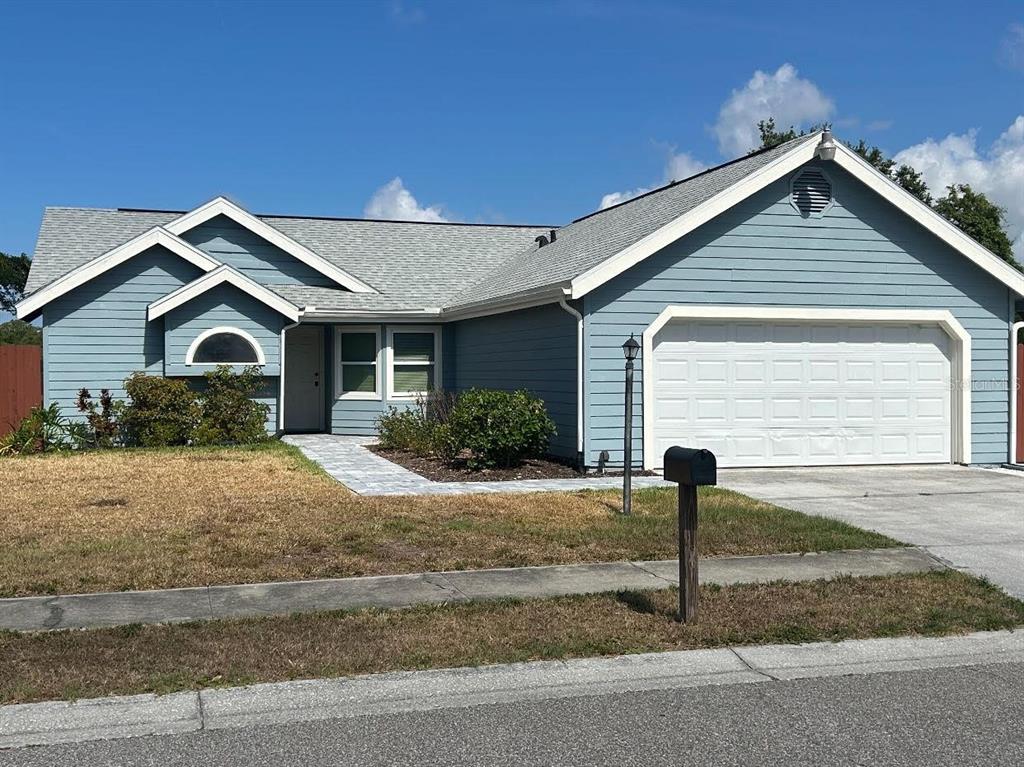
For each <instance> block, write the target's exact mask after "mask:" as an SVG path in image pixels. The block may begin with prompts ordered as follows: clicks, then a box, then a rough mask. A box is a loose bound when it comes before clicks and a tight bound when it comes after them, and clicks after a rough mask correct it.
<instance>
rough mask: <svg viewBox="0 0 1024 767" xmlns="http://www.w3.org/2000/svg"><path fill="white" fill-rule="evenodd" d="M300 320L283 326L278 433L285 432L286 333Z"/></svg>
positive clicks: (279, 377)
mask: <svg viewBox="0 0 1024 767" xmlns="http://www.w3.org/2000/svg"><path fill="white" fill-rule="evenodd" d="M300 323H301V320H300V321H299V322H293V323H292V324H291V325H285V326H284V327H283V328H281V354H280V356H279V359H278V364H279V365H280V368H281V369H280V370H279V371H278V375H277V379H278V388H279V389H280V391H279V392H278V395H277V433H278V434H284V335H285V333H286V332H288V331H289V330H291V329H292V328H294V327H295V326H296V325H298V324H300Z"/></svg>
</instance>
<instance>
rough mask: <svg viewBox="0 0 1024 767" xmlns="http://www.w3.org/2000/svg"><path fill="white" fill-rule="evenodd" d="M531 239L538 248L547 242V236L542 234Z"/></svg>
mask: <svg viewBox="0 0 1024 767" xmlns="http://www.w3.org/2000/svg"><path fill="white" fill-rule="evenodd" d="M533 241H534V242H536V243H537V247H538V248H543V247H544V246H545V245H547V244H548V238H547V237H545V236H544V235H543V234H538V235H537V236H536V237H534V238H533Z"/></svg>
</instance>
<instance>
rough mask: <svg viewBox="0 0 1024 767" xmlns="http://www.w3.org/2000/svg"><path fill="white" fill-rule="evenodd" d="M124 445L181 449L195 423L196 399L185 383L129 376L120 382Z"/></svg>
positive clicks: (197, 421) (196, 418)
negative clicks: (124, 401) (125, 398)
mask: <svg viewBox="0 0 1024 767" xmlns="http://www.w3.org/2000/svg"><path fill="white" fill-rule="evenodd" d="M124 388H125V392H127V394H128V397H129V402H128V404H127V405H125V406H124V409H123V411H122V412H121V428H122V431H123V435H124V441H125V442H126V443H127V444H129V445H140V446H142V447H163V446H167V445H185V444H188V442H189V440H190V438H191V437H192V431H193V430H194V429H195V427H196V424H198V423H199V417H200V408H199V398H198V396H197V395H196V393H195V392H194V391H193V390H192V389H191V388H190V387H189V385H188V383H186V382H185V381H182V380H179V379H175V378H163V377H160V376H148V375H146V374H144V373H133V374H132V375H131V376H129V377H128V378H127V379H125V382H124Z"/></svg>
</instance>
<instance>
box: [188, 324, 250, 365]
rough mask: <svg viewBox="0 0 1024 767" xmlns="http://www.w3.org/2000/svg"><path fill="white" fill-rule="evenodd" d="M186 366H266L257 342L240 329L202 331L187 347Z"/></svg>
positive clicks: (225, 328)
mask: <svg viewBox="0 0 1024 767" xmlns="http://www.w3.org/2000/svg"><path fill="white" fill-rule="evenodd" d="M185 364H186V365H266V364H267V358H266V357H265V356H264V354H263V348H262V347H261V346H260V343H259V341H257V340H256V339H255V338H253V337H252V336H251V335H250V334H249V333H246V332H245V331H244V330H242V329H241V328H232V327H219V328H210V329H209V330H204V331H203V332H202V333H200V334H199V335H198V336H196V338H195V340H194V341H193V342H192V343H191V345H190V346H189V347H188V352H186V354H185Z"/></svg>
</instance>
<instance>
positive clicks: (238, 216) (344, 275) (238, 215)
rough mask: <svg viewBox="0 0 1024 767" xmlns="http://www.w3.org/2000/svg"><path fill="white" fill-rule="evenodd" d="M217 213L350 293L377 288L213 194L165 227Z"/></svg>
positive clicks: (177, 227) (178, 228) (188, 224)
mask: <svg viewBox="0 0 1024 767" xmlns="http://www.w3.org/2000/svg"><path fill="white" fill-rule="evenodd" d="M216 216H227V217H228V218H230V219H231V220H232V221H234V222H235V223H236V224H238V225H239V226H243V227H245V228H246V229H248V230H249V231H250V232H252V233H253V234H255V235H257V236H259V237H262V238H263V239H264V240H266V241H267V242H269V243H270V244H271V245H275V246H276V247H278V248H280V249H281V250H283V251H284V252H285V253H288V254H289V255H290V256H293V257H294V258H297V259H298V260H299V261H301V262H302V263H304V264H306V265H307V266H310V267H312V268H313V269H316V270H317V271H318V272H320V273H321V274H323V275H325V276H327V277H330V278H331V279H332V280H334V281H335V282H337V283H338V284H339V285H342V286H343V287H345V288H348V289H349V290H351V291H352V292H353V293H376V292H377V291H376V290H374V289H373V288H371V287H370V286H369V285H367V284H366V283H365V282H363V281H362V280H360V279H358V278H357V277H354V276H352V275H351V274H349V273H348V272H346V271H345V270H343V269H339V268H338V267H337V266H335V265H334V264H332V263H331V262H330V261H328V260H327V259H325V258H323V257H322V256H319V255H317V254H316V253H314V252H313V251H312V250H310V249H309V248H307V247H306V246H305V245H302V244H300V243H298V242H296V241H295V240H293V239H292V238H291V237H289V236H288V235H286V234H284V233H283V232H281V231H280V230H278V229H275V228H274V227H272V226H271V225H270V224H268V223H267V222H266V221H263V220H261V219H259V218H256V216H254V215H252V214H251V213H249V212H248V211H246V210H243V209H242V208H240V207H238V206H237V205H235V204H234V203H233V202H231V201H230V200H228V199H227V198H225V197H215V198H214V199H212V200H210V201H209V202H207V203H205V204H203V205H200V206H199V207H198V208H196V209H195V210H193V211H190V212H188V213H185V214H184V215H182V216H180V217H178V218H176V219H175V220H174V221H172V222H171V223H169V224H167V229H168V231H170V232H172V233H174V234H183V233H184V232H187V231H188V230H189V229H194V228H195V227H197V226H199V225H200V224H204V223H206V222H207V221H209V220H210V219H211V218H214V217H216Z"/></svg>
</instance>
